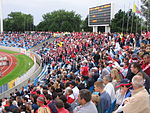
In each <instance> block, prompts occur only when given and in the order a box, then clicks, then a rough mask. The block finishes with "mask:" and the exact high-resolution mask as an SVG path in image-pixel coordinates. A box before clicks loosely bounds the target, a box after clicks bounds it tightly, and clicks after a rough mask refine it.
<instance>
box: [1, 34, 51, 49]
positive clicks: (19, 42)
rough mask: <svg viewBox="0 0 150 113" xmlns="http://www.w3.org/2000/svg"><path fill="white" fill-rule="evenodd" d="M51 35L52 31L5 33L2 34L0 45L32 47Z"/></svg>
mask: <svg viewBox="0 0 150 113" xmlns="http://www.w3.org/2000/svg"><path fill="white" fill-rule="evenodd" d="M50 37H51V33H43V32H33V33H30V32H28V33H11V32H9V33H4V34H2V35H1V36H0V45H2V46H8V47H17V48H24V49H27V50H28V49H30V48H32V47H34V46H36V45H38V44H40V43H41V42H44V41H46V40H47V39H49V38H50Z"/></svg>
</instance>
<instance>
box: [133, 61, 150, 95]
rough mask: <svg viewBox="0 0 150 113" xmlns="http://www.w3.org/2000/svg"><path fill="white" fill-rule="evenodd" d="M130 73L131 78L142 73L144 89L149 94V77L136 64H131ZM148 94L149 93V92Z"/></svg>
mask: <svg viewBox="0 0 150 113" xmlns="http://www.w3.org/2000/svg"><path fill="white" fill-rule="evenodd" d="M131 72H132V73H133V76H135V75H136V74H139V73H142V74H143V78H144V79H145V83H144V86H145V89H146V90H147V91H148V92H149V91H150V90H149V89H150V77H149V76H148V75H147V74H146V73H145V72H143V71H142V69H141V66H140V64H138V63H132V64H131ZM149 93H150V92H149Z"/></svg>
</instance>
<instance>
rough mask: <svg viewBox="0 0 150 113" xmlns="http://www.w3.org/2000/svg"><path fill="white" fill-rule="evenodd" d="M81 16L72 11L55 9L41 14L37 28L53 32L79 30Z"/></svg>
mask: <svg viewBox="0 0 150 113" xmlns="http://www.w3.org/2000/svg"><path fill="white" fill-rule="evenodd" d="M80 24H81V16H80V15H79V14H75V12H74V11H70V12H69V11H65V10H57V11H53V12H51V13H47V14H44V15H43V21H42V22H40V23H39V24H38V25H37V30H42V31H53V32H57V31H59V32H65V31H69V32H73V31H80V30H81V29H80Z"/></svg>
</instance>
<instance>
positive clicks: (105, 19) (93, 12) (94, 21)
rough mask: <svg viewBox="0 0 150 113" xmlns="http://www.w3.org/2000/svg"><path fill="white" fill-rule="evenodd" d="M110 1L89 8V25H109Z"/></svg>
mask: <svg viewBox="0 0 150 113" xmlns="http://www.w3.org/2000/svg"><path fill="white" fill-rule="evenodd" d="M111 7H112V6H111V3H109V4H105V5H101V6H97V7H92V8H89V17H88V19H89V20H88V24H89V26H98V25H99V26H102V25H109V24H110V21H111Z"/></svg>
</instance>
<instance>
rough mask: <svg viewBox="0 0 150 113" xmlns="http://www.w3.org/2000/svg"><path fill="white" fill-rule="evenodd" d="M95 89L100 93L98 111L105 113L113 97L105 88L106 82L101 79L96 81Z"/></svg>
mask: <svg viewBox="0 0 150 113" xmlns="http://www.w3.org/2000/svg"><path fill="white" fill-rule="evenodd" d="M94 87H95V91H96V92H99V93H100V101H99V103H98V106H97V107H98V113H105V112H106V111H107V110H108V109H109V108H110V105H111V98H110V96H109V94H108V93H107V92H106V91H105V90H104V87H105V86H104V84H103V82H101V81H97V82H95V83H94Z"/></svg>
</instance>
